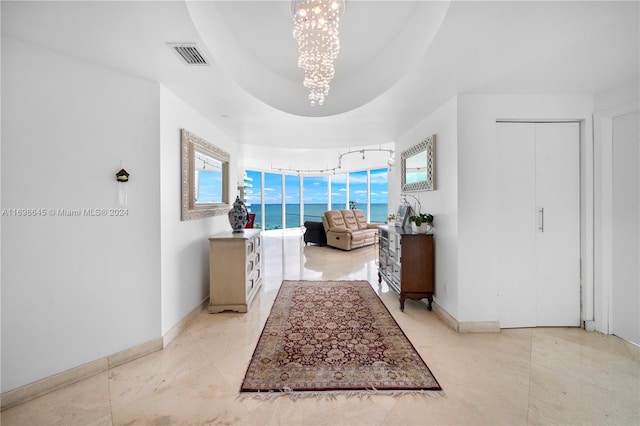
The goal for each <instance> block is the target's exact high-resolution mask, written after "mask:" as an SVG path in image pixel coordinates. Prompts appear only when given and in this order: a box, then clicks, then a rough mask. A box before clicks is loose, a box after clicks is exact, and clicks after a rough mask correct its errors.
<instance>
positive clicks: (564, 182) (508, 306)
mask: <svg viewBox="0 0 640 426" xmlns="http://www.w3.org/2000/svg"><path fill="white" fill-rule="evenodd" d="M579 140H580V137H579V125H578V123H497V153H498V156H497V162H498V165H497V174H496V176H497V198H496V201H497V203H496V204H497V206H496V207H497V208H496V220H497V222H496V224H497V235H496V244H497V248H496V253H497V257H496V260H497V264H496V271H497V273H496V275H497V284H498V285H497V287H498V310H499V312H498V316H499V321H500V326H501V327H502V328H511V327H535V326H579V325H580V198H579V196H580V180H579V179H580V174H579V158H580V157H579Z"/></svg>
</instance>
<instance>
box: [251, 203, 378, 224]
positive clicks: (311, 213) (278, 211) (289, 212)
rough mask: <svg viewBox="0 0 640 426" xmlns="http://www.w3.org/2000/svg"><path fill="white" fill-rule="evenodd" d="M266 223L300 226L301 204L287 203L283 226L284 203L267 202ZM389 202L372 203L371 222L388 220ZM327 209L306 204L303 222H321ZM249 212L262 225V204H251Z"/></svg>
mask: <svg viewBox="0 0 640 426" xmlns="http://www.w3.org/2000/svg"><path fill="white" fill-rule="evenodd" d="M332 208H333V209H334V210H337V209H345V208H346V207H343V206H341V207H337V206H333V207H332ZM358 208H359V209H360V210H362V211H364V213H365V215H366V214H367V208H366V205H365V206H360V205H359V206H358ZM264 210H265V212H264V213H265V221H264V222H265V223H264V229H265V230H270V229H283V228H298V227H300V204H287V205H286V206H285V212H286V213H285V214H286V216H285V220H286V224H285V225H286V226H282V204H265V205H264ZM387 210H388V204H387V203H371V219H370V222H386V220H387V215H388V214H389V212H388V211H387ZM325 211H327V205H326V204H306V203H305V204H304V218H303V220H302V222H303V223H304V222H306V221H314V222H320V221H321V220H322V215H323V214H324V212H325ZM249 212H250V213H255V214H256V219H255V226H256V227H261V223H262V215H261V212H260V205H252V206H249Z"/></svg>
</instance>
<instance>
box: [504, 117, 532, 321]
mask: <svg viewBox="0 0 640 426" xmlns="http://www.w3.org/2000/svg"><path fill="white" fill-rule="evenodd" d="M534 126H535V125H534V124H533V123H497V150H496V152H497V159H496V162H497V173H496V176H497V183H496V185H497V197H496V203H497V205H496V223H497V226H496V230H497V232H496V252H497V265H496V278H497V288H498V298H499V302H498V307H499V312H498V320H499V321H500V326H501V327H504V328H511V327H531V326H533V325H535V323H536V305H535V300H536V286H535V277H536V269H535V262H533V261H532V260H533V259H535V256H536V251H535V247H536V234H535V232H533V229H534V228H535V226H536V216H535V180H534V179H533V176H534V173H535V169H534V165H535V164H534V162H533V158H535V128H534Z"/></svg>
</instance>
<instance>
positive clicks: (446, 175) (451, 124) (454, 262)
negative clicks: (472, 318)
mask: <svg viewBox="0 0 640 426" xmlns="http://www.w3.org/2000/svg"><path fill="white" fill-rule="evenodd" d="M457 105H458V103H457V99H456V98H452V99H451V100H449V101H448V102H446V103H445V104H444V105H442V106H441V107H440V108H439V109H438V110H436V111H435V112H434V113H433V114H431V115H430V116H429V117H427V118H426V119H425V120H424V121H422V122H421V123H420V124H419V125H417V126H415V127H414V128H412V129H411V130H409V131H408V132H406V133H405V134H403V135H402V136H401V137H400V138H398V140H397V141H396V148H397V154H396V158H397V161H396V166H397V167H395V168H394V169H393V171H392V173H391V174H390V175H391V176H390V179H389V210H390V211H395V210H397V207H398V204H399V200H400V158H401V154H402V151H404V150H406V149H408V148H410V147H411V146H413V145H415V144H417V143H419V142H421V141H422V140H424V139H425V138H426V137H427V136H430V135H434V134H435V135H436V142H435V153H436V162H435V191H426V192H413V193H409V194H411V195H413V196H415V197H417V198H418V199H419V200H420V204H421V206H422V212H423V213H431V214H433V216H434V221H433V223H434V228H435V245H436V294H435V300H436V302H437V303H438V304H439V305H440V306H442V307H443V308H444V309H445V310H446V311H447V312H448V313H449V314H451V315H453V316H454V317H457V315H458V164H457V156H458V134H457V133H458V130H457V122H458V121H457ZM407 200H408V201H409V202H411V203H412V204H413V203H414V202H413V200H412V198H411V197H409V198H408V199H407Z"/></svg>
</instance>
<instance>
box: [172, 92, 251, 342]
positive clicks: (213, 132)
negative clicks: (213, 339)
mask: <svg viewBox="0 0 640 426" xmlns="http://www.w3.org/2000/svg"><path fill="white" fill-rule="evenodd" d="M160 107H161V108H160V117H161V119H160V182H161V190H162V194H161V207H160V209H161V221H162V223H161V228H162V236H161V240H162V242H161V252H162V254H161V256H162V266H161V269H162V334H165V333H167V332H168V331H169V330H170V329H171V328H172V327H173V326H174V325H176V323H177V322H178V321H180V320H181V319H182V318H184V317H185V316H186V315H187V314H188V313H189V312H190V311H191V310H193V308H195V307H196V306H198V304H199V303H200V302H202V301H203V300H204V299H205V298H206V297H207V296H208V295H209V241H208V237H209V235H211V234H214V233H216V232H221V231H227V230H231V226H230V225H229V220H228V218H227V216H226V215H222V216H215V217H209V218H204V219H194V220H188V221H184V222H182V221H181V220H180V200H181V174H180V164H181V163H180V147H181V144H180V129H181V128H184V129H187V130H188V131H190V132H191V133H194V134H196V135H198V136H199V137H201V138H203V139H205V140H207V141H208V142H210V143H212V144H214V145H216V146H217V147H219V148H221V149H223V150H225V151H227V152H228V153H229V154H230V156H231V162H230V170H229V175H230V179H229V181H230V182H229V195H230V198H231V201H233V199H235V197H236V195H237V194H238V191H237V185H238V175H239V173H240V171H239V169H238V166H237V163H238V160H239V158H238V157H239V155H238V147H237V144H236V142H234V141H233V140H231V139H230V138H228V137H227V136H225V135H224V134H223V133H222V131H220V130H219V129H218V128H217V127H216V126H214V125H213V124H212V123H211V122H210V121H207V120H206V119H205V118H204V117H203V116H201V115H200V114H199V113H197V112H196V111H195V110H194V109H193V108H191V107H190V106H189V105H187V104H186V103H185V102H184V101H182V100H181V99H180V98H178V97H177V96H175V95H174V94H173V93H172V92H171V91H169V90H168V89H166V88H165V87H161V89H160Z"/></svg>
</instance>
